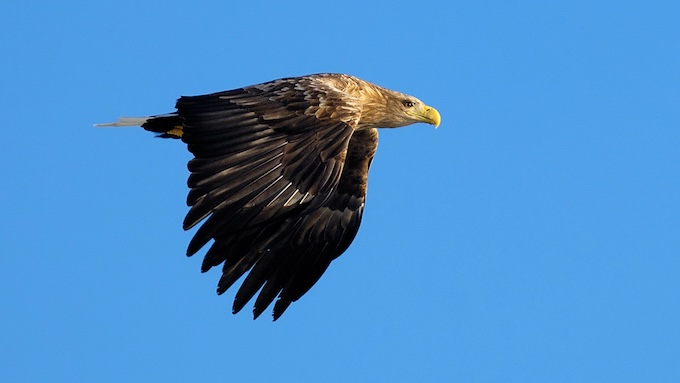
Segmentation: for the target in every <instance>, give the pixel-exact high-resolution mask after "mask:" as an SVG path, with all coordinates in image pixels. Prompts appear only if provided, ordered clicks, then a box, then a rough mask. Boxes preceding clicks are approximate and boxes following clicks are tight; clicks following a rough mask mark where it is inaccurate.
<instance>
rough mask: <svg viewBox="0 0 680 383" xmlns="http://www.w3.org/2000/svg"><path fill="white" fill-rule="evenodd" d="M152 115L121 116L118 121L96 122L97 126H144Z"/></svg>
mask: <svg viewBox="0 0 680 383" xmlns="http://www.w3.org/2000/svg"><path fill="white" fill-rule="evenodd" d="M149 118H150V117H121V118H119V119H118V121H116V122H109V123H106V124H94V126H96V127H106V126H142V125H143V124H144V123H145V122H146V121H147V120H148V119H149Z"/></svg>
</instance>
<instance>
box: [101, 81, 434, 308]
mask: <svg viewBox="0 0 680 383" xmlns="http://www.w3.org/2000/svg"><path fill="white" fill-rule="evenodd" d="M176 108H177V111H176V112H175V113H171V114H166V115H159V116H153V117H145V118H122V119H120V120H119V121H118V122H116V123H112V124H104V125H103V126H130V125H141V126H142V127H143V128H144V129H146V130H149V131H152V132H156V133H158V134H159V136H160V137H173V138H181V139H182V141H184V142H185V143H186V144H187V145H188V148H189V151H191V153H193V155H194V157H195V158H194V159H192V160H191V161H189V165H188V168H189V171H190V172H191V175H190V176H189V181H188V185H189V188H190V192H189V196H188V198H187V204H188V205H189V206H190V207H191V208H190V210H189V212H188V214H187V216H186V218H185V220H184V229H185V230H187V229H189V228H191V227H193V226H195V225H196V224H198V223H199V222H201V221H203V224H202V225H201V227H200V228H199V229H198V231H197V232H196V234H195V235H194V237H193V239H192V240H191V242H190V243H189V247H188V250H187V254H188V255H189V256H191V255H193V254H195V253H196V252H197V251H198V250H199V249H201V248H202V247H203V246H205V245H206V244H207V243H208V242H210V240H213V241H214V242H213V243H212V245H211V246H210V248H209V249H208V251H207V253H206V255H205V258H204V260H203V265H202V268H201V270H202V271H204V272H205V271H208V270H209V269H210V268H212V267H214V266H218V265H220V264H222V265H223V266H222V277H221V278H220V281H219V284H218V287H217V293H218V294H222V293H223V292H225V291H226V290H227V289H228V288H229V287H230V286H231V285H232V284H233V283H234V282H236V281H237V280H238V279H239V278H240V277H241V276H242V275H244V274H245V273H247V272H248V271H250V272H249V273H248V275H247V276H246V278H245V280H244V281H243V283H242V284H241V287H240V288H239V289H238V291H237V293H236V298H235V300H234V306H233V312H234V313H237V312H238V311H240V310H241V309H242V308H243V307H244V306H245V305H246V303H247V302H248V301H249V300H250V299H251V298H252V297H253V296H255V295H256V294H257V292H258V291H259V295H258V297H257V299H256V301H255V308H254V316H255V318H257V317H258V316H259V315H260V314H261V313H262V312H263V311H264V310H265V309H266V308H267V307H268V306H269V305H270V304H271V302H273V301H274V299H275V298H276V297H277V296H278V300H277V301H276V303H275V305H274V319H275V320H276V319H277V318H278V317H279V316H281V314H282V313H283V312H284V311H285V310H286V308H288V306H289V305H290V304H291V303H292V302H294V301H296V300H298V299H299V298H300V297H301V296H302V295H304V294H305V293H306V292H307V291H308V290H309V289H310V288H311V287H312V286H313V285H314V283H316V281H317V280H318V279H319V278H320V277H321V275H322V274H323V273H324V271H325V270H326V268H327V267H328V266H329V265H330V263H331V261H333V260H334V259H335V258H337V257H338V256H340V255H341V254H342V253H343V252H344V251H345V250H346V249H347V247H348V246H349V245H350V243H351V242H352V240H353V239H354V237H355V235H356V233H357V230H358V229H359V224H360V222H361V216H362V212H363V209H364V203H365V200H366V188H367V180H368V168H369V166H370V164H371V161H372V159H373V156H374V155H375V151H376V148H377V145H378V131H377V130H376V128H395V127H400V126H405V125H409V124H413V123H416V122H426V123H429V124H433V125H437V126H438V125H439V122H440V117H439V113H438V112H437V111H436V110H435V109H434V108H431V107H428V106H426V105H424V104H423V103H422V102H420V101H419V100H418V99H416V98H414V97H411V96H408V95H405V94H402V93H398V92H394V91H391V90H388V89H385V88H381V87H379V86H377V85H373V84H371V83H368V82H366V81H363V80H360V79H358V78H356V77H352V76H348V75H342V74H317V75H310V76H304V77H294V78H285V79H280V80H275V81H271V82H267V83H264V84H258V85H253V86H248V87H244V88H239V89H234V90H230V91H225V92H219V93H213V94H209V95H203V96H194V97H181V98H180V99H179V100H178V101H177V105H176Z"/></svg>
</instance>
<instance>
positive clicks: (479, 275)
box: [0, 0, 680, 382]
mask: <svg viewBox="0 0 680 383" xmlns="http://www.w3.org/2000/svg"><path fill="white" fill-rule="evenodd" d="M0 14H1V15H2V23H1V24H0V49H1V52H2V57H1V58H0V111H1V116H2V117H1V118H2V132H3V134H2V142H3V145H2V150H0V153H1V154H0V155H1V156H2V157H1V158H2V161H0V174H1V175H2V185H1V186H0V201H1V202H0V203H2V213H1V214H2V219H1V220H0V238H1V241H0V249H1V250H0V252H1V256H0V310H2V315H1V317H2V319H1V320H0V381H3V382H95V381H96V382H129V381H132V382H135V381H138V382H151V381H163V382H198V381H201V382H238V381H243V382H408V381H412V382H417V381H428V382H678V381H680V362H679V361H680V325H679V324H680V22H679V21H678V20H680V2H677V1H670V0H668V1H625V0H624V1H580V0H576V1H569V2H543V1H512V2H510V1H474V2H473V1H469V2H458V1H447V2H445V1H441V2H435V1H385V2H371V1H366V0H364V1H351V0H350V1H342V2H331V1H326V2H321V1H313V2H311V1H310V2H293V1H290V2H278V1H277V2H274V1H271V2H266V1H242V2H226V1H224V2H221V1H211V2H201V1H196V2H187V1H181V2H180V1H171V2H145V1H126V0H120V1H114V2H98V1H94V2H86V1H80V2H75V1H68V0H65V1H59V2H33V1H23V0H22V1H13V0H10V1H4V2H2V4H1V5H0ZM316 72H343V73H349V74H353V75H356V76H358V77H361V78H363V79H366V80H368V81H371V82H374V83H377V84H379V85H382V86H385V87H388V88H392V89H395V90H399V91H402V92H405V93H409V94H411V95H414V96H416V97H418V98H420V99H421V100H423V101H424V102H426V103H428V104H430V105H432V106H434V107H436V108H437V109H438V110H439V111H440V112H441V115H442V124H441V126H440V128H439V129H437V130H435V129H433V128H432V127H431V126H429V125H425V124H419V125H413V126H410V127H407V128H404V129H399V130H391V131H382V134H381V142H380V147H379V150H378V154H377V157H376V159H375V161H374V163H373V167H372V169H371V175H370V187H369V194H368V202H367V208H366V211H365V215H364V220H363V225H362V227H361V230H360V232H359V235H358V236H357V238H356V240H355V241H354V243H353V245H352V246H351V247H350V249H349V250H348V251H347V252H346V253H345V254H344V255H343V256H342V257H340V258H339V259H338V260H337V261H336V262H334V263H333V264H332V266H331V268H330V269H329V270H328V272H327V273H326V274H325V275H324V276H323V278H322V279H321V280H320V281H319V283H317V285H316V286H315V287H314V288H313V289H312V290H311V291H310V292H309V293H308V294H307V295H305V296H304V297H303V298H302V299H301V300H300V301H298V302H296V303H294V304H293V305H292V306H291V307H290V308H289V309H288V311H287V312H286V313H285V315H284V316H283V317H282V318H281V319H280V320H279V321H277V322H272V321H271V317H270V310H268V312H267V313H266V314H264V315H263V316H262V317H261V318H260V319H258V320H257V321H253V320H252V317H251V315H250V309H251V305H249V306H248V308H247V309H244V310H243V312H242V313H241V314H239V315H236V316H234V315H232V314H231V312H230V311H231V304H232V300H233V296H234V292H233V291H229V292H227V293H226V294H224V295H223V296H220V297H218V296H216V295H215V286H216V283H217V280H218V276H219V271H218V270H215V271H213V272H209V273H207V274H201V273H200V272H199V269H200V263H201V256H202V254H203V253H200V254H199V255H197V256H195V257H193V258H186V257H185V255H184V254H185V249H186V245H187V244H188V242H189V240H190V238H191V236H192V232H183V231H182V228H181V222H182V219H183V217H184V214H185V213H186V212H187V208H186V206H185V198H186V193H187V189H186V178H187V170H186V162H187V160H188V159H189V158H190V155H189V153H188V152H187V151H186V149H185V148H184V147H183V145H182V144H181V142H178V141H171V140H161V139H155V138H154V137H153V134H151V133H148V132H145V131H143V130H141V129H138V128H127V129H96V128H93V127H92V124H93V123H97V122H108V121H112V120H114V119H115V118H117V117H119V116H139V115H142V116H143V115H148V114H158V113H165V112H170V111H173V110H174V109H173V106H174V102H175V99H176V98H177V97H178V96H180V95H195V94H202V93H208V92H214V91H220V90H225V89H231V88H236V87H240V86H243V85H250V84H254V83H259V82H264V81H267V80H271V79H275V78H280V77H287V76H295V75H303V74H309V73H316Z"/></svg>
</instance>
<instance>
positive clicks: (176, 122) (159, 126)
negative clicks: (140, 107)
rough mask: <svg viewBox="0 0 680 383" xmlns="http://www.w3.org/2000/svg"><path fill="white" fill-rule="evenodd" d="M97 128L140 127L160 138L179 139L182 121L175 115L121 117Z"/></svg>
mask: <svg viewBox="0 0 680 383" xmlns="http://www.w3.org/2000/svg"><path fill="white" fill-rule="evenodd" d="M95 126H97V127H121V126H141V127H142V128H144V130H148V131H150V132H154V133H158V137H161V138H181V137H182V134H183V133H184V132H183V125H182V119H181V118H180V117H179V116H178V115H177V114H175V113H169V114H162V115H158V116H150V117H121V118H119V119H118V121H116V122H109V123H107V124H95Z"/></svg>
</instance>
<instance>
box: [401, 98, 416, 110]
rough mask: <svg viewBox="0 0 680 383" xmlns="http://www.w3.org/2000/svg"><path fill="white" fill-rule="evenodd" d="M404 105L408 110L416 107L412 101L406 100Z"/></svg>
mask: <svg viewBox="0 0 680 383" xmlns="http://www.w3.org/2000/svg"><path fill="white" fill-rule="evenodd" d="M402 104H404V106H405V107H407V108H412V107H413V105H415V104H414V103H413V101H410V100H404V101H403V102H402Z"/></svg>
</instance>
